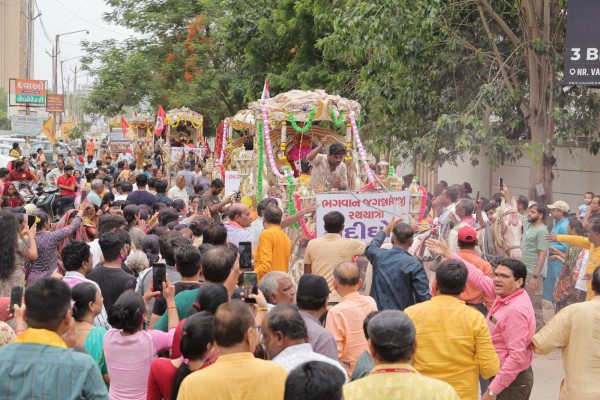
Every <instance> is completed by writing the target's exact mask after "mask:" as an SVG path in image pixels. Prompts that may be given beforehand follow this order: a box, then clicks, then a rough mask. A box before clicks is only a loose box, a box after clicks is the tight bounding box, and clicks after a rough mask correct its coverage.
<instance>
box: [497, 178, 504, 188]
mask: <svg viewBox="0 0 600 400" xmlns="http://www.w3.org/2000/svg"><path fill="white" fill-rule="evenodd" d="M503 188H504V179H502V178H500V184H499V185H498V189H500V191H502V189H503Z"/></svg>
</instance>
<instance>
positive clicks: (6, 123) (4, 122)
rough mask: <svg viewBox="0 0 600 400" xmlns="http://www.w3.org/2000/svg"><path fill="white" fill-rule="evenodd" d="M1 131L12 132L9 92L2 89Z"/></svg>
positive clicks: (0, 108) (0, 104)
mask: <svg viewBox="0 0 600 400" xmlns="http://www.w3.org/2000/svg"><path fill="white" fill-rule="evenodd" d="M0 130H10V119H9V118H8V92H7V91H6V90H4V89H3V88H0Z"/></svg>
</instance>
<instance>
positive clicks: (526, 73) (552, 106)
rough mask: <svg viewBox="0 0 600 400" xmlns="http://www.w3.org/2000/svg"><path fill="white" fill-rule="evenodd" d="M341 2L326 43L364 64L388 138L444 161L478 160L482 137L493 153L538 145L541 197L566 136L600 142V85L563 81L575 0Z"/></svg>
mask: <svg viewBox="0 0 600 400" xmlns="http://www.w3.org/2000/svg"><path fill="white" fill-rule="evenodd" d="M336 4H338V5H339V6H340V8H341V7H344V6H347V7H348V8H347V10H348V12H344V13H339V14H338V15H337V16H336V18H335V19H334V32H333V33H332V34H331V35H329V36H328V37H324V38H323V39H322V40H321V41H320V42H319V45H320V46H321V47H322V48H323V49H324V54H325V56H326V57H330V58H338V59H340V60H343V61H344V62H346V65H348V66H349V67H350V68H353V69H356V70H357V71H358V72H357V74H356V76H357V79H356V81H355V85H354V86H355V90H356V94H357V96H358V97H359V98H360V99H361V100H363V102H364V103H365V105H366V107H365V108H366V112H367V117H368V119H369V122H368V124H367V128H368V129H369V131H370V132H372V133H373V134H374V137H375V138H376V140H377V139H378V138H381V139H383V140H381V139H380V140H379V142H380V143H392V145H393V146H395V147H396V148H397V149H398V151H399V152H400V153H402V154H404V155H408V154H410V153H412V155H413V156H414V157H416V158H421V159H425V160H427V161H429V162H435V163H436V164H438V165H441V164H443V163H444V162H448V161H450V162H452V161H455V160H456V157H458V156H459V155H460V154H462V153H465V152H467V153H469V155H470V158H471V161H472V163H473V164H477V162H478V156H479V151H480V148H481V145H482V144H485V146H486V147H487V149H488V151H487V154H486V155H487V156H488V159H489V160H490V162H491V164H492V165H498V164H499V163H503V162H505V161H510V160H514V159H516V158H518V157H520V156H521V155H522V154H523V153H524V152H527V153H528V154H529V155H530V156H531V157H532V158H533V160H534V166H533V168H532V169H531V175H530V181H529V191H530V193H529V194H530V197H531V198H532V199H537V198H538V196H537V193H536V192H535V186H536V185H537V184H539V183H542V184H543V185H544V189H545V192H546V193H547V194H548V195H547V197H546V198H545V199H544V200H546V201H551V194H552V166H553V165H554V162H555V160H554V157H553V155H552V152H553V148H554V146H555V145H557V144H560V143H562V142H564V141H567V140H573V139H575V138H576V137H577V136H583V135H585V136H586V137H587V144H588V147H589V148H590V150H591V151H595V152H597V151H598V136H597V134H596V133H595V131H594V129H593V127H594V126H595V124H596V122H597V121H598V112H599V110H600V104H599V99H598V97H597V96H596V95H595V94H593V93H591V92H590V91H589V90H586V89H584V88H578V89H576V90H575V91H572V92H569V93H564V92H562V90H561V88H560V79H561V72H560V71H561V66H562V61H563V56H562V54H563V46H564V29H565V26H564V25H565V1H559V0H522V1H520V2H517V3H510V2H489V1H488V0H454V1H442V0H427V1H425V0H418V1H398V2H393V3H391V2H385V1H381V0H377V1H358V2H352V4H350V2H348V3H347V4H345V5H344V2H336ZM347 43H352V46H348V45H347ZM386 100H387V102H386ZM390 132H392V133H390ZM510 139H514V140H522V141H526V143H525V144H521V143H515V142H514V141H511V140H510Z"/></svg>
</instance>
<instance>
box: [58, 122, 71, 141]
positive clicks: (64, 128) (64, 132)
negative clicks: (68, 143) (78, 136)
mask: <svg viewBox="0 0 600 400" xmlns="http://www.w3.org/2000/svg"><path fill="white" fill-rule="evenodd" d="M60 132H61V137H62V138H63V139H68V138H69V137H70V136H71V133H72V132H73V118H72V117H69V119H68V120H67V122H63V123H62V124H60Z"/></svg>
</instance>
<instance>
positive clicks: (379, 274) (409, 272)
mask: <svg viewBox="0 0 600 400" xmlns="http://www.w3.org/2000/svg"><path fill="white" fill-rule="evenodd" d="M385 236H386V235H385V232H383V231H381V232H379V233H378V234H377V235H376V236H375V238H373V240H372V241H371V243H370V244H369V246H368V247H367V249H366V250H365V256H366V257H367V259H368V260H369V262H371V264H372V265H373V286H372V287H371V297H373V298H374V299H375V302H376V303H377V309H378V310H379V311H381V310H404V309H405V308H407V307H409V306H412V305H413V304H416V303H421V302H423V301H427V300H429V299H430V298H431V294H430V293H429V279H427V274H426V273H425V269H424V268H423V264H421V262H420V261H419V260H417V259H416V258H415V257H413V256H412V255H410V254H409V253H408V252H407V251H406V250H403V249H401V248H399V247H396V246H394V247H393V248H392V249H389V250H386V249H381V248H380V247H381V244H382V243H383V241H384V240H385Z"/></svg>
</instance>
